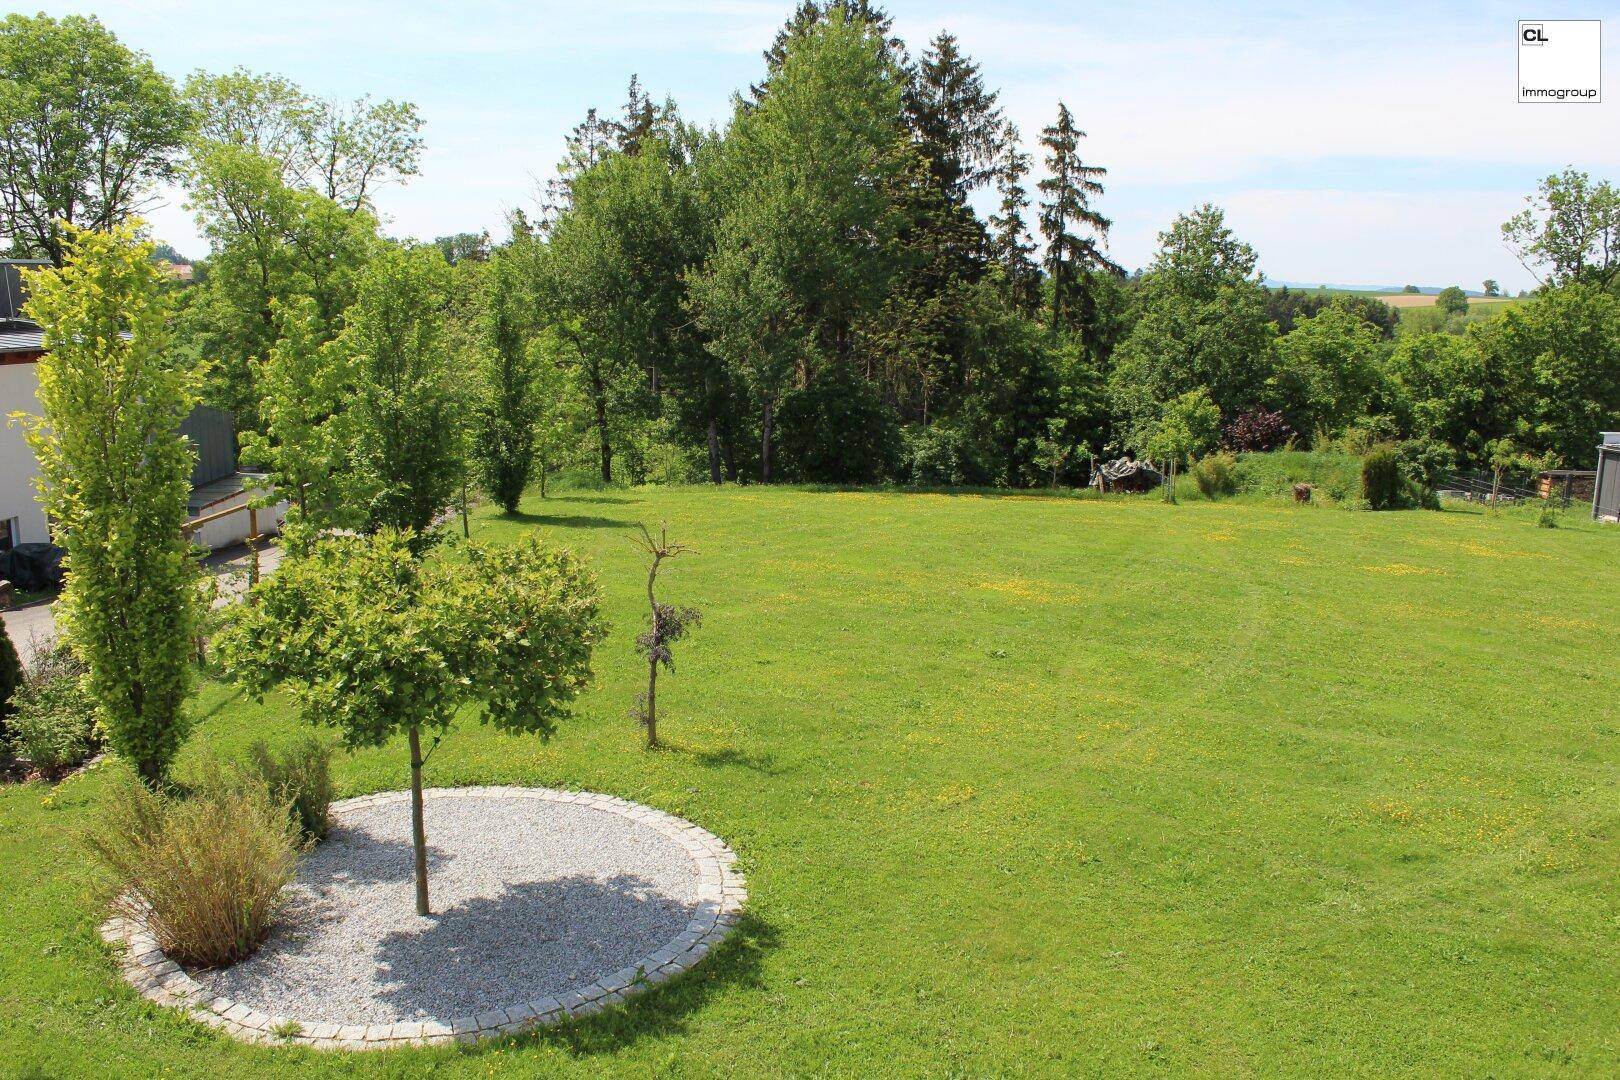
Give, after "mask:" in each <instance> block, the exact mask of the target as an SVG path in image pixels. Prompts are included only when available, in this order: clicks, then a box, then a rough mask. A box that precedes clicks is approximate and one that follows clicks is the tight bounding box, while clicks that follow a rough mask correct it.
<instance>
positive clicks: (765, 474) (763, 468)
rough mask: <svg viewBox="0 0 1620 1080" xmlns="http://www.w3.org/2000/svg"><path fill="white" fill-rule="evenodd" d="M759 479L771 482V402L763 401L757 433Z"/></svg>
mask: <svg viewBox="0 0 1620 1080" xmlns="http://www.w3.org/2000/svg"><path fill="white" fill-rule="evenodd" d="M759 481H760V483H762V484H768V483H770V482H771V402H770V401H766V402H765V419H764V422H763V423H762V424H761V425H760V435H759Z"/></svg>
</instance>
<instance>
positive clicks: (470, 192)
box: [98, 0, 1620, 287]
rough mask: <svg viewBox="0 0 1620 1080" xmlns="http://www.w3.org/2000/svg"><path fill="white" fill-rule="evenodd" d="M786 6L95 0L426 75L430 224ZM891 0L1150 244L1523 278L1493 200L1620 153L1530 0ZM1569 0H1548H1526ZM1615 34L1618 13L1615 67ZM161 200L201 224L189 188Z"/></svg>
mask: <svg viewBox="0 0 1620 1080" xmlns="http://www.w3.org/2000/svg"><path fill="white" fill-rule="evenodd" d="M793 6H794V4H793V0H628V2H623V3H616V4H613V5H611V7H610V6H609V5H607V4H597V5H593V6H587V5H580V4H574V3H562V2H560V0H548V2H543V3H524V2H521V0H483V2H474V0H469V2H465V3H462V4H459V5H456V6H455V7H444V6H438V5H428V4H425V3H414V4H413V3H392V2H384V0H333V2H326V3H321V4H305V3H298V2H294V0H289V2H287V3H283V4H280V5H277V6H276V7H275V8H273V9H272V8H262V9H252V10H244V9H241V8H236V9H231V8H227V7H226V6H224V5H219V4H217V3H211V2H205V0H155V2H153V0H141V2H138V3H137V2H136V0H105V2H102V3H100V4H98V10H100V11H101V12H102V15H103V17H104V19H105V20H106V21H107V22H108V24H109V25H110V26H112V27H113V28H114V29H115V31H117V32H118V33H119V34H121V35H122V36H124V37H125V39H126V40H128V41H130V42H131V43H132V44H135V45H137V46H139V47H141V48H145V49H147V50H149V51H151V52H152V53H153V55H154V56H155V57H156V59H157V61H158V63H159V64H160V65H161V66H163V67H164V68H165V69H166V70H168V71H170V72H171V73H175V74H179V73H183V72H184V71H186V70H189V69H190V68H191V67H195V66H199V65H206V66H208V67H211V68H226V67H231V66H235V65H236V64H239V63H241V64H247V65H249V66H251V67H255V68H259V69H273V70H282V71H286V72H288V73H289V74H291V75H292V76H293V77H294V78H296V79H299V80H300V81H303V82H305V83H306V84H308V85H310V86H311V87H312V88H313V89H316V90H317V91H318V92H322V93H332V94H339V93H341V94H349V93H359V92H362V91H365V90H370V91H372V92H374V93H376V94H378V95H380V96H389V95H391V96H396V97H405V98H409V99H411V100H415V101H417V102H418V103H419V104H420V105H421V106H422V109H423V112H424V116H425V117H426V118H427V121H428V128H427V132H426V135H427V139H428V147H429V150H428V153H427V155H426V157H425V159H424V162H423V175H422V176H421V177H419V178H417V179H416V180H414V181H413V182H412V184H411V185H410V186H409V187H406V188H396V189H390V190H388V191H385V192H384V193H382V195H381V197H380V201H381V203H382V207H383V210H384V211H385V213H386V214H388V215H390V216H392V218H393V222H394V224H393V227H394V229H395V230H396V231H397V232H400V233H404V234H410V235H418V236H432V235H435V234H437V233H445V232H451V231H459V230H461V229H467V228H484V227H488V228H498V227H499V224H500V221H501V218H502V215H503V212H504V211H505V209H507V208H509V207H511V206H513V205H522V204H525V203H526V202H527V201H528V199H529V197H530V195H531V193H532V190H533V186H534V178H535V177H536V176H544V175H545V174H547V173H549V171H550V169H551V166H552V164H553V162H554V161H555V160H556V158H557V157H558V155H559V153H560V149H561V143H562V137H563V135H564V133H565V131H566V130H567V128H568V126H569V125H571V124H572V123H573V122H574V121H575V120H576V119H577V118H578V115H579V114H580V113H582V112H583V110H584V107H585V106H586V105H588V104H593V103H594V104H600V105H604V106H609V107H611V106H612V105H613V104H614V103H615V102H616V101H618V100H619V99H620V98H621V97H622V87H623V83H624V80H625V79H626V78H627V77H628V75H629V73H630V72H631V71H640V72H641V73H642V74H643V76H644V78H646V79H647V81H648V83H649V85H650V87H651V89H652V90H653V91H654V92H655V93H659V94H662V93H663V92H666V91H667V92H669V93H670V94H672V95H673V96H674V97H675V98H676V100H677V101H678V102H679V103H680V104H681V105H682V107H683V110H684V111H685V112H686V113H687V114H688V115H689V116H690V117H692V118H694V119H697V120H699V121H703V122H708V121H723V120H724V118H725V114H726V112H727V103H726V92H727V91H728V90H730V89H734V88H741V87H744V86H746V85H747V84H748V83H749V82H750V81H752V80H755V79H757V78H758V77H759V74H760V70H759V68H760V62H759V59H758V57H759V50H761V49H763V48H764V47H765V45H767V44H768V43H769V41H770V39H771V36H772V34H773V33H774V32H775V29H776V27H777V26H778V25H780V23H781V21H782V20H783V19H784V18H786V17H787V15H788V14H789V13H790V12H791V10H792V7H793ZM890 6H891V8H892V9H893V10H894V11H895V13H896V29H897V31H898V32H899V33H900V34H901V35H902V36H903V37H904V38H905V39H906V40H907V42H908V43H909V44H910V46H911V47H912V49H913V51H914V52H921V50H922V49H923V47H924V46H925V45H926V43H927V41H928V39H929V38H930V37H931V36H932V35H933V34H934V33H935V32H936V31H938V30H939V29H942V28H949V29H950V30H951V31H953V32H954V33H955V34H956V36H957V37H958V39H959V41H960V44H961V47H962V48H963V49H964V50H965V51H966V52H967V53H968V54H969V55H970V56H972V57H974V58H975V59H977V60H979V61H981V62H982V64H983V65H984V69H985V75H986V81H987V82H988V83H989V84H990V85H992V86H996V87H1000V88H1001V89H1002V100H1003V102H1004V104H1005V107H1006V109H1007V112H1008V114H1009V116H1010V117H1011V118H1012V119H1013V120H1014V121H1015V122H1016V123H1017V124H1018V125H1019V127H1020V128H1021V130H1022V132H1023V135H1024V138H1025V140H1026V143H1027V144H1028V145H1029V148H1030V149H1031V150H1032V151H1034V150H1036V149H1037V148H1036V147H1035V141H1036V139H1037V138H1038V136H1039V132H1040V129H1041V128H1042V127H1043V126H1044V125H1046V124H1047V123H1050V122H1051V119H1052V117H1053V115H1054V113H1055V104H1056V102H1057V100H1059V99H1062V100H1064V101H1066V102H1067V103H1068V104H1069V105H1070V107H1071V108H1072V109H1073V110H1074V112H1075V114H1076V117H1077V119H1078V120H1079V122H1080V124H1081V126H1082V127H1083V128H1085V129H1086V130H1087V131H1088V132H1089V135H1090V137H1089V139H1088V140H1087V143H1086V152H1087V154H1088V156H1089V157H1090V158H1091V159H1093V160H1095V161H1097V162H1099V163H1101V164H1104V165H1106V166H1108V168H1109V170H1110V176H1109V191H1108V195H1107V197H1106V198H1105V199H1104V201H1103V205H1102V207H1101V208H1102V209H1103V211H1104V212H1105V213H1108V214H1110V215H1112V216H1114V217H1115V218H1116V220H1117V227H1116V230H1115V235H1114V244H1113V250H1114V251H1115V253H1116V255H1117V256H1118V257H1120V258H1121V259H1122V260H1123V261H1125V262H1127V263H1129V264H1133V265H1135V264H1140V263H1142V262H1145V261H1146V259H1147V258H1148V256H1149V255H1150V254H1151V251H1152V248H1153V245H1154V239H1155V234H1156V232H1157V231H1158V230H1159V229H1162V228H1164V227H1165V226H1166V225H1167V224H1168V222H1169V220H1170V218H1171V217H1172V216H1173V214H1174V213H1175V212H1177V211H1180V210H1184V209H1187V208H1188V207H1190V206H1192V205H1194V204H1196V203H1198V202H1201V201H1204V200H1206V199H1210V200H1213V201H1216V202H1219V203H1221V204H1223V205H1226V206H1227V207H1229V209H1231V211H1232V217H1233V223H1234V226H1235V227H1237V228H1238V230H1239V232H1240V233H1245V232H1246V230H1247V233H1246V238H1247V239H1249V240H1250V241H1251V242H1253V243H1255V245H1256V246H1257V247H1258V248H1259V249H1260V252H1261V255H1262V261H1263V265H1264V266H1266V267H1267V269H1268V270H1269V271H1270V272H1271V273H1273V274H1274V275H1276V276H1279V277H1286V278H1290V279H1311V278H1316V277H1323V278H1329V279H1332V280H1337V281H1348V282H1367V283H1383V282H1384V281H1386V280H1403V281H1404V280H1409V279H1422V283H1423V284H1431V283H1436V282H1442V281H1449V280H1453V279H1455V280H1462V281H1464V283H1466V282H1467V281H1470V280H1472V279H1473V278H1474V277H1477V276H1483V275H1485V274H1486V273H1490V275H1491V276H1496V277H1499V278H1500V279H1501V280H1503V282H1504V284H1508V283H1510V282H1518V281H1520V280H1523V281H1524V282H1526V283H1527V282H1528V278H1527V277H1524V276H1523V275H1522V272H1519V271H1517V270H1516V268H1515V267H1514V266H1513V264H1511V262H1510V261H1509V262H1506V263H1504V260H1505V259H1506V254H1505V253H1504V252H1502V250H1501V248H1500V244H1499V240H1498V235H1497V227H1498V225H1499V223H1500V222H1501V220H1502V219H1503V217H1505V216H1506V212H1511V210H1513V209H1515V208H1516V207H1517V205H1518V197H1519V196H1521V195H1522V194H1523V193H1524V191H1525V190H1527V188H1528V187H1529V185H1530V184H1531V183H1533V180H1534V178H1535V177H1536V176H1539V175H1545V174H1546V173H1548V172H1551V171H1553V170H1555V169H1558V168H1561V167H1563V166H1564V165H1566V164H1575V165H1578V166H1580V167H1583V168H1587V169H1590V170H1591V171H1593V172H1594V173H1598V174H1602V175H1609V176H1616V175H1620V138H1617V137H1616V136H1617V135H1620V104H1616V103H1615V102H1613V101H1611V102H1610V103H1606V104H1602V105H1596V106H1592V105H1562V106H1560V105H1518V104H1516V103H1515V102H1514V94H1513V78H1514V46H1513V38H1512V33H1513V27H1514V24H1515V20H1516V19H1517V18H1520V17H1522V16H1523V15H1524V14H1525V13H1524V12H1523V11H1520V10H1518V9H1517V8H1510V7H1508V6H1506V5H1505V4H1504V3H1500V2H1497V0H1483V2H1480V3H1470V4H1463V3H1460V2H1450V3H1447V2H1435V3H1431V4H1428V5H1423V6H1421V7H1416V8H1414V7H1412V6H1411V5H1395V4H1393V3H1386V2H1384V0H1364V2H1362V3H1358V4H1355V5H1348V4H1345V5H1321V4H1317V5H1300V4H1298V3H1297V0H1290V2H1288V3H1281V2H1279V3H1275V4H1273V3H1270V2H1265V3H1248V4H1243V5H1202V4H1193V3H1190V2H1170V0H1150V2H1148V3H1144V4H1133V5H1129V6H1125V5H1110V6H1107V7H1104V8H1097V7H1086V8H1077V7H1068V8H1065V9H1061V10H1059V9H1055V8H1054V9H1046V8H1042V7H1040V6H1038V5H1035V4H1033V3H1008V4H996V3H994V0H987V2H986V3H983V4H977V5H974V6H972V7H969V6H967V5H965V4H962V5H960V6H957V7H951V8H941V7H940V6H938V5H937V4H926V3H923V2H922V0H915V2H914V0H894V2H893V3H891V5H890ZM1562 7H1564V5H1562V4H1560V3H1558V2H1556V0H1549V3H1548V4H1547V5H1546V7H1545V8H1544V9H1538V10H1537V12H1536V13H1535V14H1537V15H1545V16H1547V17H1556V16H1558V15H1559V14H1562V13H1563V12H1562V11H1561V10H1560V9H1561V8H1562ZM1615 54H1616V46H1615V45H1614V44H1613V43H1612V41H1611V44H1610V47H1609V61H1610V62H1609V64H1608V65H1607V66H1608V67H1609V68H1610V70H1611V74H1612V72H1613V71H1615V70H1617V69H1620V63H1617V61H1616V58H1615ZM1418 174H1421V175H1418ZM154 220H155V221H156V222H157V224H158V228H159V232H160V234H161V235H166V236H173V237H174V238H175V242H176V243H177V244H179V245H180V246H181V247H182V249H183V250H184V249H186V248H187V245H188V244H189V245H191V246H193V247H194V246H195V238H194V235H193V234H192V232H191V229H190V225H189V217H188V215H186V214H185V213H184V212H182V211H179V210H178V209H177V208H175V207H170V208H169V209H167V210H164V211H161V212H159V213H157V214H154ZM1386 222H1388V223H1397V222H1398V223H1399V224H1398V225H1393V224H1392V225H1386V224H1384V223H1386ZM1401 267H1406V268H1407V269H1404V270H1403V269H1400V268H1401ZM1420 267H1423V268H1426V269H1424V270H1423V271H1422V272H1419V269H1418V268H1420ZM1515 275H1519V276H1517V277H1516V276H1515ZM1515 287H1517V285H1516V284H1515Z"/></svg>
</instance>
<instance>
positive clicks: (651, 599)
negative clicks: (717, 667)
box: [645, 555, 661, 748]
mask: <svg viewBox="0 0 1620 1080" xmlns="http://www.w3.org/2000/svg"><path fill="white" fill-rule="evenodd" d="M660 561H661V559H660V557H659V556H657V555H654V556H653V561H652V568H651V569H649V570H648V571H647V606H648V608H650V609H651V611H652V640H653V653H652V655H651V656H650V657H648V659H647V715H646V718H645V719H646V722H647V746H648V747H649V748H650V747H654V746H657V745H658V651H657V650H658V639H659V630H660V629H661V628H660V627H659V625H658V598H657V596H656V595H654V593H653V586H654V584H655V583H656V582H657V581H658V564H659V562H660Z"/></svg>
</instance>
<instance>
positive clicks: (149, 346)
mask: <svg viewBox="0 0 1620 1080" xmlns="http://www.w3.org/2000/svg"><path fill="white" fill-rule="evenodd" d="M64 243H65V246H64V251H65V253H66V258H67V265H66V266H64V267H62V268H61V269H54V270H47V271H44V272H41V273H39V274H36V275H34V276H33V277H32V278H31V280H30V283H29V284H30V289H31V297H30V299H29V303H28V313H29V315H30V317H32V318H33V319H34V320H36V321H37V322H38V323H39V325H40V326H41V327H42V328H43V329H44V331H45V344H46V348H47V350H48V351H47V352H46V354H45V356H44V358H43V359H42V360H40V362H39V402H40V406H41V410H42V413H43V415H42V416H37V417H35V416H24V417H23V418H22V419H23V422H24V424H25V427H26V432H27V438H28V442H29V444H30V445H31V446H32V447H33V449H34V453H35V454H36V455H37V456H38V458H39V466H40V478H41V479H40V498H41V501H42V502H43V503H44V505H45V510H46V513H48V514H49V515H50V518H51V523H52V530H53V536H54V537H55V539H56V542H57V543H59V544H61V545H62V546H63V547H64V548H66V549H67V559H66V565H67V568H68V574H67V583H66V585H65V587H64V589H63V592H62V597H61V599H60V600H58V601H57V604H56V617H57V621H58V623H59V625H60V626H61V627H62V629H63V631H64V632H65V633H66V634H67V637H68V639H69V640H70V641H71V642H72V645H73V648H74V651H75V652H76V653H77V654H78V655H79V657H80V658H81V659H83V660H84V662H85V663H86V664H87V665H88V667H89V676H88V680H89V687H90V689H91V692H92V693H93V695H94V697H95V700H96V707H97V713H98V715H99V717H100V721H101V724H102V726H103V728H104V729H105V730H106V732H107V738H108V742H109V743H110V744H111V746H112V747H113V749H114V750H116V751H117V752H118V753H119V754H120V755H121V756H123V757H125V758H126V759H128V760H129V761H130V763H131V764H132V765H134V766H135V768H136V770H137V772H139V773H140V776H141V779H142V780H143V781H145V783H146V784H147V785H148V786H149V787H153V788H155V787H157V786H158V785H160V784H161V783H162V782H163V780H164V776H165V774H166V773H167V771H168V767H169V763H170V762H171V761H172V760H173V758H174V754H175V751H176V750H177V749H179V746H180V743H181V740H182V739H183V738H184V737H185V733H186V730H187V728H188V726H189V725H188V720H187V717H186V713H185V705H186V699H187V697H188V696H189V694H190V692H191V670H190V663H189V661H190V657H191V648H192V638H193V637H194V635H195V630H196V627H197V625H198V620H199V618H200V615H201V612H200V610H199V607H200V605H199V602H198V596H199V594H198V591H197V588H196V580H197V564H196V560H195V558H194V555H193V552H192V548H191V545H190V544H189V543H188V542H187V541H186V540H185V538H184V537H182V536H181V533H180V527H181V526H182V525H183V524H184V523H185V521H186V502H187V499H188V498H189V496H190V494H191V469H192V465H193V463H194V462H195V460H196V453H195V451H194V450H193V449H192V447H191V444H190V443H189V442H188V441H187V440H186V439H185V438H184V437H183V436H182V435H181V434H180V433H179V427H180V422H181V421H182V420H183V419H185V417H186V416H187V414H188V413H190V411H191V409H192V406H193V405H194V404H195V403H196V401H197V389H198V385H199V381H200V375H199V372H198V370H197V369H196V368H195V367H193V366H190V365H188V364H186V363H184V362H183V361H180V360H177V359H176V354H175V353H174V351H173V350H171V349H170V347H169V342H170V339H169V318H170V305H169V301H168V299H167V297H166V295H165V294H164V292H163V291H162V288H161V271H160V270H159V269H158V268H157V267H156V266H155V265H153V263H152V262H151V259H150V254H151V247H150V245H148V244H144V243H142V242H140V241H139V240H138V239H137V235H136V225H135V224H134V223H131V224H127V225H120V226H115V227H114V228H113V229H111V230H110V231H107V232H91V231H87V230H86V231H81V230H78V229H75V228H73V227H72V226H68V227H67V228H66V232H65V233H64Z"/></svg>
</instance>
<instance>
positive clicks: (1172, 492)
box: [1164, 458, 1176, 503]
mask: <svg viewBox="0 0 1620 1080" xmlns="http://www.w3.org/2000/svg"><path fill="white" fill-rule="evenodd" d="M1164 501H1165V502H1168V503H1173V502H1175V501H1176V459H1175V458H1171V459H1170V480H1169V483H1168V484H1166V485H1165V489H1164Z"/></svg>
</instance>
